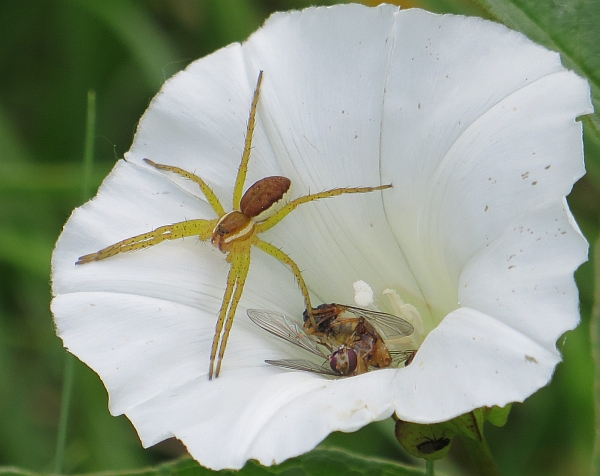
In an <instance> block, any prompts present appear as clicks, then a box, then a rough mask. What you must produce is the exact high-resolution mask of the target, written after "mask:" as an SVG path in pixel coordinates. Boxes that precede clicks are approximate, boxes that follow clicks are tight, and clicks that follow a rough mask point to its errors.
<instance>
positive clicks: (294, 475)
mask: <svg viewBox="0 0 600 476" xmlns="http://www.w3.org/2000/svg"><path fill="white" fill-rule="evenodd" d="M217 474H219V475H237V476H271V475H281V476H320V475H323V474H343V475H344V476H360V475H368V476H422V475H423V474H424V473H423V470H422V469H417V468H414V467H413V468H411V467H408V466H405V465H401V464H398V463H396V462H394V461H389V460H384V459H379V458H368V457H365V456H358V455H356V454H353V453H350V452H347V451H344V450H340V449H316V450H314V451H311V452H310V453H307V454H305V455H302V456H299V457H298V458H293V459H291V460H288V461H286V462H285V463H282V464H280V465H277V466H269V467H265V466H261V465H260V464H258V463H256V462H254V461H250V462H248V463H247V464H246V466H244V468H243V469H242V470H240V471H212V470H210V469H206V468H203V467H202V466H200V465H199V464H198V463H196V462H195V461H194V460H193V459H191V458H187V457H186V458H181V459H179V460H176V461H173V462H169V463H165V464H162V465H160V466H155V467H153V468H145V469H141V470H135V471H115V472H103V473H89V475H88V476H167V475H178V476H209V475H217ZM436 474H437V475H438V476H443V475H442V474H441V473H439V472H436ZM2 475H7V476H8V475H14V476H41V475H40V474H38V473H33V472H30V471H26V470H23V469H20V468H12V467H4V468H2V467H0V476H2Z"/></svg>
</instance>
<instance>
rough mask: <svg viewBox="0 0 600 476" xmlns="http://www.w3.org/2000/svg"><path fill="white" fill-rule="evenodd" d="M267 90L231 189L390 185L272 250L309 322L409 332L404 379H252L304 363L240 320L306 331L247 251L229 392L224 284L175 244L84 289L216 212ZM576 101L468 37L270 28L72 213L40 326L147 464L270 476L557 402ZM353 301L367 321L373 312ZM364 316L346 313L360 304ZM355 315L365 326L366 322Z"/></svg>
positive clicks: (202, 72)
mask: <svg viewBox="0 0 600 476" xmlns="http://www.w3.org/2000/svg"><path fill="white" fill-rule="evenodd" d="M259 70H263V71H264V79H263V84H262V90H261V96H260V101H259V104H258V110H257V111H258V112H257V123H256V130H255V132H254V142H253V149H252V155H251V158H250V164H249V169H248V179H247V182H246V185H248V184H252V183H254V182H255V181H257V180H259V179H261V178H263V177H265V176H269V175H283V176H286V177H288V178H290V179H291V181H292V184H293V187H294V188H293V194H294V196H299V195H302V194H306V193H309V192H311V191H319V190H325V189H329V188H334V187H347V186H357V185H378V184H387V183H392V184H393V188H392V189H388V190H383V191H381V192H377V193H369V194H364V195H352V196H342V197H337V198H335V199H328V200H321V201H318V202H314V203H311V204H306V205H303V206H302V207H299V208H298V209H297V210H295V211H294V213H292V214H290V215H289V216H288V217H286V218H285V219H284V220H283V221H282V222H281V223H279V224H278V225H277V226H276V227H274V228H273V229H271V230H269V231H267V232H266V233H265V234H264V235H263V237H264V239H265V240H266V241H268V242H271V243H273V244H274V245H275V246H277V247H280V248H281V249H283V250H284V251H285V252H286V253H288V255H289V256H291V257H292V258H293V259H294V260H295V261H296V262H297V263H298V265H299V267H300V269H301V270H302V271H303V276H304V278H305V280H306V283H307V284H308V287H309V289H310V291H311V292H312V293H313V301H314V302H316V303H319V302H326V303H329V302H339V303H352V302H353V297H354V292H355V289H354V287H353V285H354V284H355V283H357V282H360V281H363V282H364V283H363V284H362V285H360V286H358V287H359V288H360V289H359V291H360V292H361V294H360V299H361V300H362V301H365V300H366V301H369V300H370V298H369V296H370V294H369V293H370V291H369V290H368V289H367V286H368V288H370V289H371V290H372V292H373V300H374V305H375V306H376V307H377V308H378V309H380V310H381V311H386V312H393V313H397V312H398V310H402V309H404V310H406V309H408V310H409V312H405V314H406V315H407V316H408V315H410V316H413V318H414V320H416V321H418V322H415V323H414V324H415V328H418V330H419V332H418V336H417V338H416V340H415V342H414V344H415V345H419V346H420V347H419V349H418V352H417V354H416V356H415V358H414V360H413V361H412V363H411V364H410V365H409V366H407V367H406V368H391V369H382V370H377V371H372V372H368V373H366V374H364V375H360V376H357V377H350V378H340V379H325V378H323V377H322V376H320V375H315V374H311V373H307V372H294V371H287V370H283V369H280V368H275V367H272V366H269V365H267V364H266V363H265V362H264V361H265V360H266V359H286V358H301V357H303V356H301V352H302V351H301V350H300V349H297V348H294V347H293V346H291V345H289V343H287V342H285V341H282V340H280V339H276V338H274V337H272V336H271V335H269V334H268V333H266V332H264V331H263V330H262V329H260V328H258V327H257V326H255V325H254V324H253V323H252V322H250V320H249V319H248V318H247V317H246V316H245V313H246V312H245V311H246V309H248V308H258V309H268V310H272V311H275V312H281V313H283V314H285V315H287V316H290V317H293V318H295V319H297V320H298V322H299V323H301V319H302V311H303V300H302V295H301V294H300V292H299V290H298V287H297V284H296V282H295V280H294V276H293V274H292V273H291V272H290V270H289V268H287V267H286V266H285V265H284V264H282V263H280V262H278V261H277V260H275V259H274V258H273V257H272V256H268V255H267V254H265V253H262V252H260V251H255V252H253V254H252V260H251V266H250V272H249V274H248V278H247V282H246V285H245V288H244V293H243V296H242V299H241V303H240V306H239V309H238V313H237V314H238V315H237V318H236V320H235V322H234V325H233V330H232V333H231V336H230V338H229V343H228V346H227V351H226V354H225V358H224V361H223V368H222V373H221V376H220V377H219V378H218V379H215V380H212V381H209V380H208V379H207V370H208V360H209V354H210V347H211V342H212V339H213V333H214V328H215V320H216V315H217V314H218V311H219V307H220V305H221V301H222V298H223V290H224V287H225V281H226V275H227V271H228V263H227V262H226V261H225V259H224V255H223V254H222V253H220V252H219V251H218V250H217V249H215V248H214V247H212V246H210V244H209V243H206V242H201V241H200V240H198V239H194V238H186V239H184V240H174V241H168V242H163V243H161V244H159V245H157V246H153V247H151V248H148V249H145V250H141V251H137V252H134V253H128V254H119V255H117V256H113V257H111V258H108V259H106V260H102V261H98V262H94V263H89V264H86V265H83V266H75V264H74V263H75V261H76V260H77V259H78V257H79V256H81V255H84V254H86V253H91V252H94V251H96V250H99V249H101V248H103V247H105V246H107V245H110V244H112V243H114V242H117V241H119V240H122V239H124V238H127V237H129V236H133V235H136V234H140V233H144V232H146V231H150V230H152V229H154V228H156V227H157V226H160V225H165V224H169V223H175V222H179V221H183V220H186V219H191V218H206V219H213V218H215V216H214V212H213V211H212V209H211V208H210V206H209V205H208V203H207V202H206V200H205V199H204V197H203V195H202V193H201V192H200V190H199V189H198V187H197V185H196V184H194V183H192V182H189V181H185V180H183V179H182V178H181V177H177V176H173V174H170V175H168V174H165V173H162V172H160V171H158V170H156V169H155V168H152V167H150V166H148V165H147V164H145V163H144V161H143V159H144V158H148V159H151V160H152V161H154V162H157V163H163V164H169V165H174V166H177V167H181V168H182V169H185V170H187V171H189V172H192V173H195V174H197V175H198V176H200V177H202V178H203V179H204V180H205V181H206V182H207V183H208V184H209V185H210V186H211V187H212V189H213V190H214V192H215V193H216V195H217V196H218V197H219V198H220V199H221V200H222V201H223V204H224V206H225V208H226V209H228V210H230V209H231V206H232V203H231V202H227V200H231V196H232V194H231V191H232V190H233V186H234V181H235V176H236V173H237V167H238V165H239V162H240V157H241V155H242V151H243V148H244V134H245V131H246V121H247V118H248V110H249V105H250V100H251V97H252V91H253V88H254V85H255V82H256V77H257V74H258V71H259ZM591 110H592V109H591V104H590V98H589V89H588V85H587V84H586V82H585V81H584V80H582V79H581V78H579V77H578V76H576V75H575V74H574V73H572V72H570V71H566V70H565V69H564V68H563V67H562V66H561V63H560V59H559V56H558V54H557V53H554V52H551V51H548V50H546V49H544V48H542V47H540V46H537V45H535V44H533V43H532V42H530V41H529V40H528V39H527V38H525V37H524V36H523V35H521V34H519V33H516V32H513V31H510V30H508V29H507V28H505V27H503V26H501V25H498V24H494V23H491V22H488V21H484V20H481V19H478V18H466V17H459V16H451V15H443V16H440V15H433V14H430V13H427V12H424V11H421V10H417V9H411V10H405V11H399V10H398V9H397V8H396V7H392V6H380V7H377V8H366V7H362V6H358V5H343V6H336V7H331V8H311V9H307V10H304V11H302V12H292V13H283V14H276V15H273V16H272V17H271V18H270V19H269V20H268V21H267V22H266V24H265V25H264V26H263V27H262V28H261V29H260V30H259V31H257V32H256V33H255V34H254V35H252V36H251V37H250V38H249V39H248V40H247V41H246V42H245V43H244V44H242V45H240V44H233V45H230V46H228V47H226V48H223V49H221V50H219V51H217V52H216V53H214V54H212V55H210V56H208V57H206V58H204V59H202V60H199V61H197V62H194V63H192V64H191V65H190V66H189V67H188V68H187V69H186V70H185V71H183V72H181V73H179V74H177V75H176V76H175V77H173V78H172V79H171V80H169V81H167V83H166V84H165V86H164V87H163V89H162V90H161V92H160V93H159V94H158V95H157V96H156V98H155V99H154V100H153V101H152V103H151V105H150V107H149V109H148V110H147V111H146V113H145V114H144V117H143V118H142V119H141V121H140V124H139V126H138V130H137V133H136V136H135V140H134V143H133V146H132V148H131V150H130V151H129V152H128V153H127V154H126V156H125V160H124V161H119V162H118V163H117V165H116V166H115V168H114V170H113V171H112V172H111V174H110V175H109V176H108V178H107V179H106V180H105V182H104V184H103V185H102V187H101V188H100V190H99V192H98V195H97V196H96V198H94V199H93V200H92V201H90V202H88V203H86V204H85V205H84V206H82V207H81V208H79V209H77V210H75V211H74V212H73V215H72V216H71V218H70V219H69V221H68V222H67V224H66V225H65V228H64V231H63V234H62V235H61V237H60V239H59V241H58V244H57V246H56V250H55V252H54V256H53V291H54V295H55V298H54V300H53V303H52V310H53V312H54V315H55V322H56V328H57V333H58V335H59V336H60V337H61V338H62V339H63V341H64V344H65V346H66V347H67V348H68V349H69V351H70V352H72V353H74V354H75V355H76V356H78V357H79V358H80V359H81V360H82V361H84V362H85V363H87V364H88V365H89V366H90V367H91V368H93V369H94V370H95V371H96V372H97V373H98V374H99V375H100V376H101V378H102V380H103V381H104V383H105V385H106V387H107V389H108V391H109V395H110V411H111V413H113V414H114V415H119V414H126V415H127V417H128V418H129V419H130V420H131V421H132V422H133V424H134V425H135V427H136V429H137V431H138V433H139V435H140V438H141V440H142V442H143V444H144V446H149V445H153V444H155V443H157V442H159V441H161V440H163V439H165V438H169V437H172V436H175V437H177V438H179V439H180V440H181V441H183V442H184V443H185V445H186V446H187V448H188V450H189V452H190V453H191V455H192V456H193V457H194V458H196V459H197V460H198V461H199V462H200V463H201V464H203V465H204V466H208V467H210V468H214V469H221V468H240V467H242V466H243V465H244V463H245V461H247V460H248V459H251V458H254V459H257V460H258V461H260V462H261V463H263V464H266V465H269V464H273V463H277V462H281V461H283V460H284V459H286V458H289V457H292V456H295V455H298V454H301V453H303V452H305V451H308V450H310V449H312V448H313V447H314V446H315V445H316V444H317V443H318V442H319V441H321V440H322V439H323V438H324V437H325V436H326V435H327V434H329V433H330V432H332V431H336V430H341V431H347V432H348V431H354V430H356V429H358V428H360V427H362V426H363V425H366V424H367V423H369V422H371V421H375V420H381V419H384V418H387V417H389V416H390V415H391V414H392V413H394V412H395V413H396V414H397V415H398V417H400V418H401V419H402V420H405V421H411V422H417V423H431V422H440V421H444V420H448V419H450V418H453V417H455V416H457V415H460V414H462V413H465V412H468V411H470V410H472V409H474V408H478V407H482V406H491V405H500V406H502V405H505V404H506V403H509V402H514V401H523V400H524V399H525V398H527V397H528V396H529V395H531V394H532V393H533V392H535V391H536V390H537V389H539V388H540V387H542V386H544V385H546V384H547V383H548V381H549V380H550V378H551V376H552V373H553V370H554V367H555V366H556V364H557V363H558V362H559V361H560V354H559V352H558V351H557V349H556V345H555V343H556V340H557V338H558V337H559V336H560V335H561V334H563V333H564V332H565V331H567V330H569V329H573V328H574V327H575V326H576V325H577V323H578V319H579V313H578V295H577V288H576V286H575V283H574V280H573V272H574V270H575V269H576V268H577V267H578V266H579V265H580V264H581V263H582V262H583V261H585V259H586V254H587V243H586V241H585V239H584V238H583V237H582V235H581V233H580V232H579V229H578V228H577V225H576V224H575V222H574V220H573V218H572V216H571V214H570V212H569V209H568V206H567V204H566V201H565V196H566V195H567V194H568V193H569V191H570V190H571V187H572V185H573V183H574V182H575V181H576V180H577V179H578V178H579V177H581V176H582V175H583V173H584V167H583V158H582V137H581V135H582V130H581V124H579V123H577V122H576V121H575V118H576V117H577V116H579V115H582V114H587V113H590V112H591ZM365 296H367V297H365ZM362 301H361V302H362ZM367 304H368V303H367Z"/></svg>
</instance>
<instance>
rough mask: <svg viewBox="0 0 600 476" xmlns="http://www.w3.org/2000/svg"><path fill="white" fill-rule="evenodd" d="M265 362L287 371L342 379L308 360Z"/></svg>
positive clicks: (331, 371)
mask: <svg viewBox="0 0 600 476" xmlns="http://www.w3.org/2000/svg"><path fill="white" fill-rule="evenodd" d="M265 362H266V363H267V364H270V365H275V366H276V367H282V368H284V369H289V370H301V371H303V372H312V373H314V374H319V375H325V376H328V377H342V375H340V374H337V373H335V372H334V371H333V370H331V369H328V368H327V367H324V366H322V365H319V364H316V363H314V362H311V361H310V360H301V359H299V360H294V359H282V360H265Z"/></svg>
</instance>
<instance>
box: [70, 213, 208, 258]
mask: <svg viewBox="0 0 600 476" xmlns="http://www.w3.org/2000/svg"><path fill="white" fill-rule="evenodd" d="M216 222H217V220H187V221H182V222H179V223H174V224H172V225H165V226H161V227H158V228H156V229H155V230H153V231H150V232H148V233H143V234H141V235H137V236H132V237H131V238H127V239H125V240H122V241H119V242H118V243H115V244H113V245H110V246H107V247H106V248H103V249H101V250H100V251H97V252H96V253H91V254H89V255H84V256H81V257H80V258H79V259H78V260H77V262H76V263H75V264H84V263H90V262H92V261H99V260H101V259H105V258H108V257H110V256H114V255H116V254H118V253H125V252H127V251H134V250H140V249H143V248H148V247H149V246H154V245H157V244H159V243H160V242H162V241H165V240H176V239H178V238H184V237H186V236H199V237H200V240H202V241H205V240H208V239H209V238H210V237H211V236H212V232H213V229H214V227H215V225H216Z"/></svg>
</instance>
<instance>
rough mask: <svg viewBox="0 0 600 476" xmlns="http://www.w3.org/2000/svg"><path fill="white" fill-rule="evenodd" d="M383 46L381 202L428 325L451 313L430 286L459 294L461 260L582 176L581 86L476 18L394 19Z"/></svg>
mask: <svg viewBox="0 0 600 476" xmlns="http://www.w3.org/2000/svg"><path fill="white" fill-rule="evenodd" d="M394 45H395V47H394V49H393V51H392V55H391V58H390V69H389V73H388V85H387V86H386V89H387V94H386V98H385V111H384V120H383V125H382V157H383V158H384V160H382V164H381V167H382V174H383V180H384V181H388V180H390V181H392V182H393V183H394V189H393V190H392V191H391V192H390V193H386V194H384V195H383V199H384V202H385V206H386V210H388V213H392V210H393V214H394V215H395V217H391V216H390V224H391V226H392V227H393V229H394V232H395V235H396V237H397V239H398V241H399V243H400V246H401V247H402V249H403V250H404V252H405V256H406V257H407V259H408V262H409V264H410V267H411V269H412V270H413V271H414V273H415V275H416V277H417V280H418V282H419V285H420V288H421V290H422V292H423V293H424V295H425V297H426V299H427V302H428V303H429V304H430V305H431V306H432V308H433V313H434V315H436V316H437V318H436V319H437V322H439V319H441V318H443V317H444V316H445V315H446V314H447V313H448V312H450V311H451V310H453V309H456V307H457V306H458V295H457V294H456V293H455V292H450V293H448V294H445V293H444V292H442V291H441V290H456V289H458V279H459V276H460V273H461V270H462V268H463V266H464V265H465V264H466V263H467V261H468V260H469V259H470V258H471V257H472V256H473V255H474V254H475V253H477V251H478V250H480V249H481V248H482V247H484V246H486V245H487V244H489V243H491V242H492V241H493V240H494V239H495V238H497V237H498V236H499V235H500V234H502V233H503V232H504V230H505V229H506V228H507V227H508V226H509V224H510V223H511V222H512V221H513V220H515V219H516V217H518V216H520V215H521V214H523V213H524V212H526V211H528V210H531V209H533V208H536V207H538V206H541V205H544V204H546V203H549V202H551V201H555V200H556V199H559V198H560V197H563V196H565V195H566V194H567V193H568V192H569V191H570V189H571V187H572V184H573V182H574V181H575V180H576V179H577V178H579V177H580V176H581V175H582V174H583V155H582V149H581V124H579V123H575V122H574V117H575V116H577V115H580V114H586V113H589V112H591V104H590V97H589V89H588V86H587V84H586V82H585V81H584V80H582V79H581V78H579V77H577V76H576V75H575V74H573V73H570V72H566V71H565V70H564V68H563V67H562V66H561V64H560V59H559V56H558V54H556V53H554V52H550V51H548V50H545V49H544V48H542V47H539V46H537V45H535V44H533V43H531V42H530V41H529V40H527V39H526V38H525V37H524V36H523V35H521V34H518V33H516V32H512V31H510V30H508V29H506V28H505V27H503V26H501V25H496V24H490V23H488V22H486V21H484V20H481V19H478V18H467V17H452V16H438V15H432V14H429V13H427V12H423V11H420V10H409V11H405V12H404V15H401V16H399V17H398V21H397V22H396V24H395V38H394ZM415 78H418V80H415ZM394 85H403V87H394ZM396 217H397V218H396ZM435 324H436V323H435V322H434V323H433V325H435ZM430 325H431V324H430Z"/></svg>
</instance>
